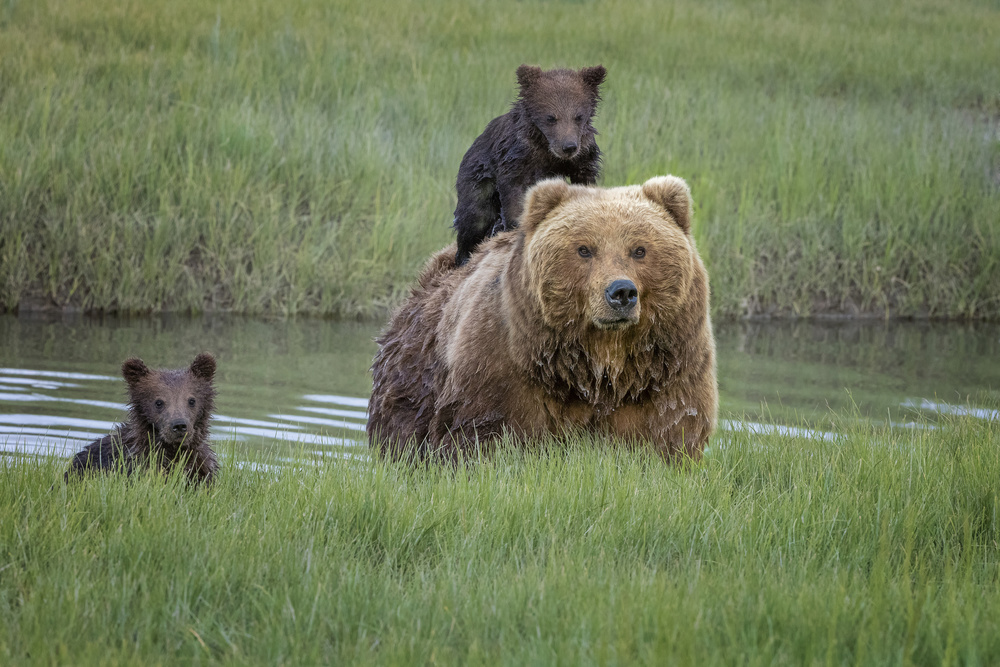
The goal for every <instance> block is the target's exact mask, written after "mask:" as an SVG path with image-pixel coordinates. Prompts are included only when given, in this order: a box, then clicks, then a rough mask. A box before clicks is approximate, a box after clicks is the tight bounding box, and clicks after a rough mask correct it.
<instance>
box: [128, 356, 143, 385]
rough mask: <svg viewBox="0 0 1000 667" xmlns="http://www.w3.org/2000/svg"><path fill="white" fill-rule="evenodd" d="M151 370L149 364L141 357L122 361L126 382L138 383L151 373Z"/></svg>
mask: <svg viewBox="0 0 1000 667" xmlns="http://www.w3.org/2000/svg"><path fill="white" fill-rule="evenodd" d="M149 372H150V371H149V366H147V365H146V364H145V363H144V362H143V360H142V359H140V358H139V357H132V358H131V359H126V360H125V361H124V362H123V363H122V377H123V378H125V382H128V383H129V384H136V383H137V382H139V381H140V380H142V378H144V377H146V376H147V375H149Z"/></svg>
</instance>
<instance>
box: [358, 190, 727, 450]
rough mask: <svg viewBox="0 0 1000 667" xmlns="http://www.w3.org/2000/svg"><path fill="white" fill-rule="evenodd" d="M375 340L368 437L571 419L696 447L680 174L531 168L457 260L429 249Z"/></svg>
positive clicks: (444, 445)
mask: <svg viewBox="0 0 1000 667" xmlns="http://www.w3.org/2000/svg"><path fill="white" fill-rule="evenodd" d="M378 343H379V351H378V353H377V354H376V357H375V361H374V364H373V366H372V374H373V376H374V387H373V391H372V397H371V401H370V403H369V421H368V436H369V441H370V442H371V443H372V445H373V446H375V447H378V448H380V449H381V450H382V451H383V452H385V453H388V454H390V455H392V456H395V457H402V458H423V457H426V456H427V455H440V456H443V457H445V458H455V457H456V456H457V455H458V454H459V453H468V452H470V451H472V450H473V449H474V448H475V447H476V443H477V441H478V442H480V443H487V442H489V441H490V440H492V439H495V438H497V437H499V436H500V435H501V434H503V433H508V434H510V435H511V436H513V438H514V439H515V440H524V439H527V438H533V437H538V436H543V435H547V434H552V435H561V434H564V433H567V432H573V431H581V430H582V431H586V432H592V433H595V434H600V435H604V436H610V437H613V438H617V439H620V440H622V441H636V440H643V441H648V442H650V443H652V444H653V445H654V446H655V447H656V448H657V449H658V450H659V451H660V452H662V453H663V454H664V455H666V456H668V457H673V456H675V455H677V454H686V455H688V456H691V457H698V456H700V453H701V451H702V449H703V448H704V446H705V443H706V441H707V440H708V437H709V435H710V434H711V432H712V429H713V428H714V425H715V419H716V412H717V404H718V389H717V385H716V370H715V342H714V338H713V335H712V324H711V320H710V317H709V285H708V276H707V274H706V272H705V268H704V265H703V264H702V262H701V259H700V257H699V256H698V252H697V250H696V248H695V243H694V239H693V238H692V237H691V196H690V191H689V190H688V187H687V184H686V183H685V182H684V181H683V180H682V179H680V178H677V177H673V176H664V177H658V178H653V179H650V180H648V181H646V182H645V183H644V184H643V185H641V186H639V185H636V186H628V187H618V188H610V189H602V188H595V187H584V186H577V185H568V184H566V183H565V182H564V181H562V180H561V179H553V180H546V181H543V182H541V183H539V184H538V185H536V186H535V187H533V188H532V189H531V190H530V191H529V193H528V196H527V199H526V202H525V207H524V214H523V216H522V218H521V222H520V225H519V227H518V228H517V229H515V230H514V231H511V232H506V233H503V234H500V235H498V236H496V237H494V238H493V239H491V240H490V241H488V242H487V244H486V245H485V246H484V247H483V249H482V251H481V252H477V253H475V254H473V256H472V258H471V260H470V261H469V262H468V263H467V264H465V265H463V266H461V267H456V265H455V260H454V246H451V247H449V248H445V249H444V250H442V251H440V252H438V253H437V254H436V255H435V256H434V257H432V258H431V260H430V261H429V262H428V264H427V266H426V267H425V268H424V271H423V274H422V275H421V276H420V279H419V284H418V285H417V286H416V287H415V288H414V289H413V292H412V294H411V296H410V297H409V299H408V300H407V301H406V302H405V303H404V304H403V305H402V306H401V307H400V308H399V309H398V310H397V311H396V313H395V314H394V315H393V317H392V319H391V321H390V323H389V325H388V327H387V328H386V330H385V331H384V332H383V334H382V335H381V336H380V337H379V339H378Z"/></svg>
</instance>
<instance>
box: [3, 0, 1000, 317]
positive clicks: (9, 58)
mask: <svg viewBox="0 0 1000 667" xmlns="http://www.w3.org/2000/svg"><path fill="white" fill-rule="evenodd" d="M997 34H1000V11H998V10H997V9H996V8H995V6H992V5H990V4H988V3H980V2H973V1H971V0H968V1H960V2H953V3H949V4H948V5H947V7H944V6H941V5H940V4H939V3H931V2H917V1H906V2H904V1H901V0H897V1H893V2H887V3H876V4H872V3H865V2H836V3H834V2H829V3H808V4H802V3H795V2H791V1H790V0H789V1H779V2H767V3H764V2H756V3H754V2H716V3H702V2H695V1H694V0H681V1H680V2H675V3H671V5H670V6H669V7H665V6H663V5H662V3H655V2H640V3H631V4H630V5H629V8H628V10H627V11H623V10H622V9H621V7H620V6H619V4H618V3H613V2H546V3H522V4H519V5H518V6H517V10H516V11H512V10H500V11H498V10H497V8H496V6H495V5H494V4H491V3H486V2H477V3H469V2H457V1H452V0H447V1H446V2H439V3H433V4H430V3H428V4H424V3H418V4H416V5H415V4H414V3H402V2H398V1H397V0H376V1H374V2H366V3H360V4H359V3H353V2H325V1H324V2H320V1H319V0H305V1H304V2H297V3H279V2H261V1H250V2H232V1H230V0H224V1H222V2H216V3H209V4H205V3H199V2H194V1H193V0H175V1H173V2H165V1H163V0H155V1H152V2H124V3H123V2H111V1H109V0H93V1H92V2H87V3H77V2H68V1H65V0H62V1H60V0H40V1H39V2H21V1H18V0H7V1H6V2H2V3H0V227H2V234H0V308H2V309H15V308H35V307H45V306H67V305H68V306H71V307H78V308H84V309H91V310H105V311H109V310H110V311H130V312H145V311H155V310H161V309H167V310H180V311H202V310H217V309H228V310H234V311H241V312H248V313H277V314H290V313H322V314H334V315H346V316H356V315H373V314H379V313H382V312H383V311H384V310H385V308H386V307H387V306H388V305H390V304H392V303H394V302H395V301H396V300H398V299H399V298H400V295H401V294H402V293H403V292H404V289H405V286H406V284H407V283H408V282H409V281H410V280H411V279H412V278H413V276H414V275H415V272H416V270H417V269H418V267H419V266H420V265H421V263H422V261H423V259H424V258H425V257H426V256H427V255H428V254H429V253H430V252H431V251H432V250H434V249H436V248H438V247H440V246H441V245H443V244H444V243H446V242H447V241H448V240H450V238H451V232H450V227H449V225H450V220H451V212H452V209H453V206H454V177H455V173H456V171H457V168H458V163H459V161H460V159H461V157H462V155H463V153H464V151H465V150H466V149H467V148H468V146H469V144H470V143H471V142H472V140H473V139H474V138H475V137H476V136H477V134H478V133H479V132H480V131H481V130H482V129H483V127H484V126H485V124H486V122H487V121H488V120H489V119H491V118H492V117H494V116H495V115H498V114H499V113H501V112H503V111H504V110H505V109H506V107H507V105H508V104H509V102H510V101H511V99H512V96H513V94H514V92H515V91H514V88H515V86H514V74H513V73H514V70H515V68H516V67H517V65H518V64H520V63H522V62H530V63H537V64H541V65H543V66H546V67H550V66H583V65H589V64H595V63H598V62H600V63H603V64H604V65H606V66H607V67H608V70H609V77H608V82H607V84H606V85H605V87H604V97H605V102H604V104H603V107H602V109H601V111H600V114H599V116H598V119H597V123H596V124H597V127H598V129H599V130H600V132H601V136H600V138H599V139H600V145H601V147H602V148H603V149H604V152H605V176H604V181H603V182H604V183H605V184H606V185H618V184H623V183H635V182H641V181H642V180H644V179H646V178H647V177H649V176H651V175H655V174H660V173H666V172H671V173H675V174H678V175H681V176H684V177H685V178H687V179H688V180H689V182H690V184H691V186H692V190H693V194H694V198H695V200H696V203H697V206H698V209H697V216H696V223H695V224H696V235H697V237H698V240H699V243H700V247H701V250H702V252H703V254H704V255H705V256H706V260H707V262H708V266H709V270H710V272H711V275H712V281H713V288H714V306H715V309H716V314H717V315H724V316H739V315H747V314H795V315H805V314H815V313H846V314H854V313H858V312H869V313H884V312H886V311H888V312H889V313H890V314H892V315H901V316H934V317H979V318H993V319H996V318H998V317H1000V296H998V295H1000V222H998V213H997V211H998V210H1000V194H998V189H1000V134H998V133H1000V93H998V91H1000V59H998V57H997V51H996V39H995V37H996V35H997Z"/></svg>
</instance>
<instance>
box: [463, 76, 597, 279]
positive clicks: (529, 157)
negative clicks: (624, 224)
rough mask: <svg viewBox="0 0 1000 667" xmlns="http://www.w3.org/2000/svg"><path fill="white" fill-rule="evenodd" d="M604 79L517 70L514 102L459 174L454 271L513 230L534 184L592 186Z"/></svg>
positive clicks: (481, 138) (476, 145) (482, 137)
mask: <svg viewBox="0 0 1000 667" xmlns="http://www.w3.org/2000/svg"><path fill="white" fill-rule="evenodd" d="M606 74H607V71H606V70H605V69H604V67H603V66H601V65H597V66H596V67H585V68H583V69H581V70H569V69H553V70H547V71H542V69H541V68H539V67H532V66H530V65H521V66H520V67H518V68H517V83H518V85H519V86H520V94H519V95H518V98H517V100H516V101H515V102H514V104H513V106H512V107H511V110H510V111H508V112H507V113H505V114H504V115H502V116H499V117H497V118H494V119H493V120H492V121H490V123H489V125H487V126H486V129H485V130H484V131H483V133H482V134H481V135H479V137H478V138H477V139H476V140H475V141H474V142H473V143H472V146H471V147H470V148H469V150H468V152H466V154H465V157H463V158H462V163H461V165H460V166H459V169H458V179H457V180H456V183H455V188H456V190H457V191H458V205H457V206H456V207H455V220H454V226H455V230H456V232H457V234H458V252H457V253H456V254H455V263H456V264H457V265H462V264H464V263H465V262H466V261H467V260H468V259H469V256H470V255H471V254H472V252H473V251H474V250H475V249H476V246H477V245H479V243H480V242H481V241H483V240H484V239H486V238H489V237H490V236H493V235H495V234H497V233H498V232H502V231H507V230H510V229H513V228H514V227H516V226H517V223H518V219H519V218H520V217H521V210H522V209H523V206H524V193H525V192H526V191H527V189H528V188H529V187H531V186H532V185H534V184H535V183H537V182H538V181H541V180H543V179H546V178H552V177H556V176H562V177H564V178H569V180H570V183H578V184H581V185H593V184H594V183H596V182H597V177H598V176H599V175H600V171H601V152H600V150H599V149H598V148H597V143H596V142H595V141H594V136H595V135H596V134H597V131H596V130H595V129H594V126H593V125H592V124H591V121H592V120H593V118H594V113H595V112H596V110H597V103H598V102H599V101H600V99H601V97H600V90H599V89H600V86H601V83H603V82H604V77H605V75H606Z"/></svg>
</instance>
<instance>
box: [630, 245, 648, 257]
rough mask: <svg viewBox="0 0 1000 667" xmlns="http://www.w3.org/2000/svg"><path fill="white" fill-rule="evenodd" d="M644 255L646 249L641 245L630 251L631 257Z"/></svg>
mask: <svg viewBox="0 0 1000 667" xmlns="http://www.w3.org/2000/svg"><path fill="white" fill-rule="evenodd" d="M645 256H646V249H645V248H643V247H642V246H639V247H638V248H636V249H635V250H633V251H632V257H635V258H636V259H642V258H643V257H645Z"/></svg>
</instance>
